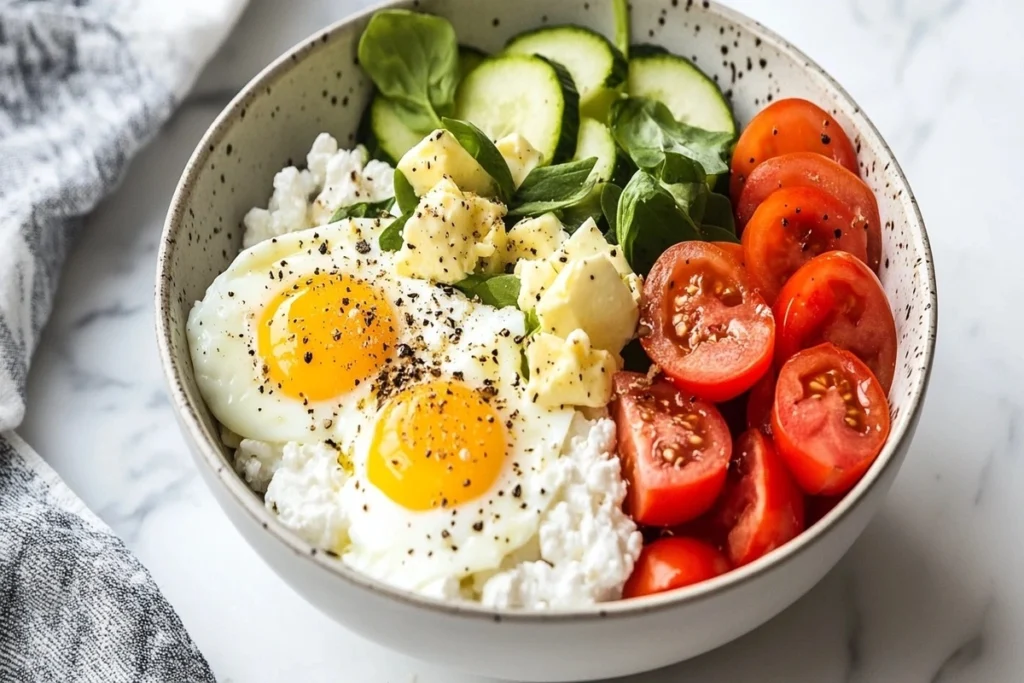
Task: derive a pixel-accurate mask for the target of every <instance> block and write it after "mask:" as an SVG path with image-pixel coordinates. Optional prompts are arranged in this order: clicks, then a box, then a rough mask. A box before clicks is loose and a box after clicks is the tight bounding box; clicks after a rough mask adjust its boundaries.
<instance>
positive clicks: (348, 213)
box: [328, 197, 395, 223]
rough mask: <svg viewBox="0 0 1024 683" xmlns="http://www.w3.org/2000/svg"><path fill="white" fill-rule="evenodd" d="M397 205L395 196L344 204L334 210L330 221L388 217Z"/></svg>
mask: <svg viewBox="0 0 1024 683" xmlns="http://www.w3.org/2000/svg"><path fill="white" fill-rule="evenodd" d="M394 205H395V198H394V197H392V198H391V199H385V200H384V201H382V202H361V203H359V204H353V205H352V206H343V207H341V208H339V209H338V210H337V211H335V212H334V215H333V216H331V220H330V221H328V222H329V223H337V222H338V221H342V220H345V219H346V218H387V217H388V216H390V215H391V207H392V206H394Z"/></svg>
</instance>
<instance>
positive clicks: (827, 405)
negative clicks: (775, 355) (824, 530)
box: [772, 343, 889, 496]
mask: <svg viewBox="0 0 1024 683" xmlns="http://www.w3.org/2000/svg"><path fill="white" fill-rule="evenodd" d="M772 434H773V436H774V438H775V446H776V448H777V449H778V452H779V455H781V456H782V459H783V460H784V461H785V462H786V464H787V465H788V466H789V470H790V472H792V474H793V477H794V478H795V479H796V481H797V483H798V484H799V485H800V487H801V488H802V489H803V490H804V491H805V492H806V493H809V494H811V495H824V496H834V495H838V494H841V493H845V492H846V491H848V490H849V489H850V488H852V487H853V485H854V484H856V483H857V481H858V480H859V479H860V478H861V476H862V475H863V474H864V472H865V471H867V469H868V467H870V466H871V463H873V462H874V461H875V458H877V457H878V454H879V453H880V452H881V451H882V447H883V446H884V445H885V440H886V438H887V437H888V436H889V403H888V401H887V400H886V398H885V392H884V391H882V387H881V385H880V384H879V383H878V380H877V379H875V376H874V375H873V374H872V372H871V370H870V369H869V368H868V366H866V365H864V363H863V362H861V360H860V359H859V358H857V357H856V356H854V355H853V354H852V353H850V352H848V351H844V350H842V349H840V348H838V347H836V346H834V345H833V344H828V343H825V344H821V345H819V346H815V347H813V348H810V349H805V350H803V351H800V352H799V353H797V354H796V355H795V356H793V357H792V358H790V359H789V360H788V361H786V364H785V365H783V366H782V369H781V370H780V371H779V379H778V384H777V385H776V387H775V403H774V405H773V406H772Z"/></svg>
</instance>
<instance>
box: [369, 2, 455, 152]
mask: <svg viewBox="0 0 1024 683" xmlns="http://www.w3.org/2000/svg"><path fill="white" fill-rule="evenodd" d="M358 52H359V63H360V65H361V66H362V67H363V69H364V70H365V71H366V72H367V73H368V74H369V75H370V79H371V80H373V82H374V84H375V85H376V86H377V89H378V90H380V91H381V92H382V93H383V94H384V96H385V97H387V98H388V99H390V100H391V101H392V102H393V103H394V104H395V105H396V110H397V111H398V113H399V115H400V117H401V118H402V119H403V121H404V122H405V124H406V125H408V126H409V127H410V128H412V129H413V130H415V131H417V132H421V133H427V132H429V131H430V130H432V129H434V128H437V127H438V125H439V124H440V119H439V117H438V112H440V113H446V112H448V111H450V110H451V109H452V106H453V103H454V101H455V88H456V86H457V85H458V82H459V44H458V40H457V39H456V37H455V29H454V28H452V25H451V24H450V23H449V22H448V21H447V20H446V19H442V18H440V17H435V16H431V15H429V14H421V13H419V12H410V11H407V10H398V9H392V10H381V11H378V12H376V13H375V14H374V15H373V17H372V18H371V19H370V22H369V23H368V24H367V26H366V30H365V31H363V35H362V36H361V37H360V39H359V50H358Z"/></svg>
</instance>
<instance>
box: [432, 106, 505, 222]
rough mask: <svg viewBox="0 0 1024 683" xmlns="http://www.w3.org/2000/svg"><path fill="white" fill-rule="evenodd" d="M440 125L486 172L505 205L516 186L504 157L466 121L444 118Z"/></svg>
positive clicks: (485, 135) (479, 131) (485, 136)
mask: <svg viewBox="0 0 1024 683" xmlns="http://www.w3.org/2000/svg"><path fill="white" fill-rule="evenodd" d="M441 123H442V124H443V125H444V128H445V130H447V131H448V132H449V133H451V134H452V135H453V136H455V139H456V140H457V141H458V142H459V144H460V145H462V148H463V149H464V150H466V151H467V152H469V155H470V156H471V157H473V158H474V159H476V161H477V163H478V164H480V166H482V167H483V169H484V170H485V171H487V175H489V176H491V178H492V179H493V180H494V182H495V183H496V184H497V185H498V199H500V200H501V201H502V203H504V204H507V203H508V200H509V198H510V197H511V196H512V195H513V193H515V191H516V184H515V181H514V180H512V172H511V171H509V169H508V163H507V162H506V161H505V157H503V156H501V152H499V151H498V148H497V147H495V146H494V143H493V142H491V139H490V138H489V137H487V134H486V133H484V132H483V131H482V130H480V129H479V128H477V127H476V126H474V125H473V124H472V123H469V122H468V121H459V120H458V119H449V118H444V119H441Z"/></svg>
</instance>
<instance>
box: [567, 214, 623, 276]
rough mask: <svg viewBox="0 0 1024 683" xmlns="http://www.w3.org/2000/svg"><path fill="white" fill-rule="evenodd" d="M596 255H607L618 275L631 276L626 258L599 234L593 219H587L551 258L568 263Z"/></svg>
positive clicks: (599, 230)
mask: <svg viewBox="0 0 1024 683" xmlns="http://www.w3.org/2000/svg"><path fill="white" fill-rule="evenodd" d="M598 254H608V257H609V258H610V259H611V260H612V263H613V264H614V265H615V270H617V271H618V272H619V274H620V275H622V276H626V275H632V274H633V269H632V268H630V267H629V263H628V262H627V261H626V257H625V256H623V255H622V250H621V249H619V248H618V247H617V246H615V245H613V244H608V240H606V239H605V238H604V235H602V234H601V229H600V228H598V227H597V223H595V222H594V219H593V218H588V219H587V220H586V222H584V223H583V225H581V226H580V227H579V228H578V229H577V230H576V232H574V233H573V234H572V237H570V238H569V239H568V240H566V241H565V243H564V244H562V246H561V247H559V249H558V252H557V253H556V254H554V255H553V256H552V258H554V259H555V260H558V261H561V262H562V263H568V262H571V261H579V260H581V259H585V258H588V257H590V256H597V255H598ZM562 259H564V260H562Z"/></svg>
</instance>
